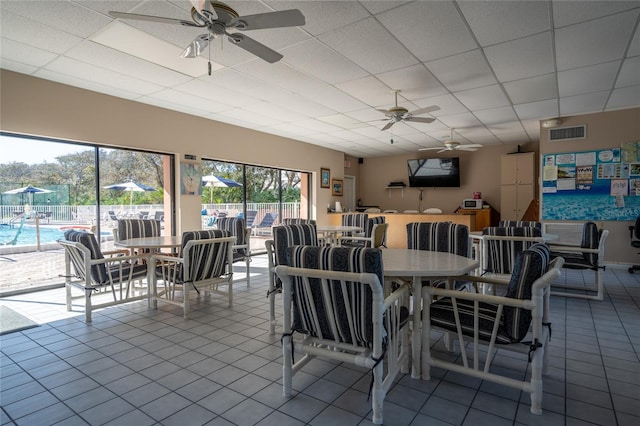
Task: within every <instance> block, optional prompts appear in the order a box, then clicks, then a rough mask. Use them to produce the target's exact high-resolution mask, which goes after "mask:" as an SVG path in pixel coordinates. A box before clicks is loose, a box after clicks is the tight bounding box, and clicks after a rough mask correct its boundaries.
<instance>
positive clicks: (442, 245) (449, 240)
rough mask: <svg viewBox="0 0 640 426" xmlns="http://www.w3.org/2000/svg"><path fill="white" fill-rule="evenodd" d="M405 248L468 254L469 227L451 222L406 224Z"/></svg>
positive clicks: (461, 254) (466, 255)
mask: <svg viewBox="0 0 640 426" xmlns="http://www.w3.org/2000/svg"><path fill="white" fill-rule="evenodd" d="M407 248H409V249H412V250H430V251H439V252H446V253H453V254H457V255H460V256H465V257H468V256H469V227H468V226H467V225H462V224H458V223H451V222H412V223H408V224H407Z"/></svg>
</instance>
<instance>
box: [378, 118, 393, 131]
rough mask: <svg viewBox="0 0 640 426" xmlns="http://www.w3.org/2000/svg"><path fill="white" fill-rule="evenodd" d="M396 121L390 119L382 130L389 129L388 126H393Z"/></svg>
mask: <svg viewBox="0 0 640 426" xmlns="http://www.w3.org/2000/svg"><path fill="white" fill-rule="evenodd" d="M395 123H396V122H395V121H393V120H391V121H389V122H388V123H387V124H386V125H385V126H384V127H383V128H382V129H380V130H387V129H388V128H390V127H391V126H393V125H394V124H395Z"/></svg>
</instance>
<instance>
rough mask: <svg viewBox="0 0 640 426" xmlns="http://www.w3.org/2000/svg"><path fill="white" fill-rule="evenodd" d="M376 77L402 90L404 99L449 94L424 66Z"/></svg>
mask: <svg viewBox="0 0 640 426" xmlns="http://www.w3.org/2000/svg"><path fill="white" fill-rule="evenodd" d="M376 77H377V78H378V79H379V80H380V81H382V82H383V83H385V84H386V85H387V86H389V87H391V88H393V89H400V90H402V97H403V98H405V99H408V100H414V99H421V98H428V97H430V96H436V95H443V94H445V93H447V89H445V88H444V86H442V85H441V84H440V83H439V82H438V80H436V79H435V77H434V76H433V74H431V73H430V72H429V70H427V69H426V67H425V66H424V65H422V64H417V65H412V66H409V67H406V68H401V69H397V70H394V71H389V72H385V73H382V74H378V75H376Z"/></svg>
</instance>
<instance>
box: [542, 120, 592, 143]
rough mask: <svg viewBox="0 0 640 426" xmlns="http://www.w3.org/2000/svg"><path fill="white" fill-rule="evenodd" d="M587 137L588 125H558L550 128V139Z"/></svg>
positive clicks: (564, 139)
mask: <svg viewBox="0 0 640 426" xmlns="http://www.w3.org/2000/svg"><path fill="white" fill-rule="evenodd" d="M586 137H587V125H586V124H583V125H581V126H571V127H557V128H555V129H549V140H550V141H566V140H573V139H585V138H586Z"/></svg>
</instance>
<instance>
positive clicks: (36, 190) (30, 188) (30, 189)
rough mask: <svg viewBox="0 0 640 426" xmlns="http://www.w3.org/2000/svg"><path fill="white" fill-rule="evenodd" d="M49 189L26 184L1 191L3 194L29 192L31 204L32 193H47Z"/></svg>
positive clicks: (49, 191)
mask: <svg viewBox="0 0 640 426" xmlns="http://www.w3.org/2000/svg"><path fill="white" fill-rule="evenodd" d="M51 192H54V191H51V190H49V189H43V188H37V187H35V186H32V185H27V186H24V187H22V188H16V189H12V190H9V191H5V192H3V194H9V195H15V194H31V204H32V205H33V194H49V193H51Z"/></svg>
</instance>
